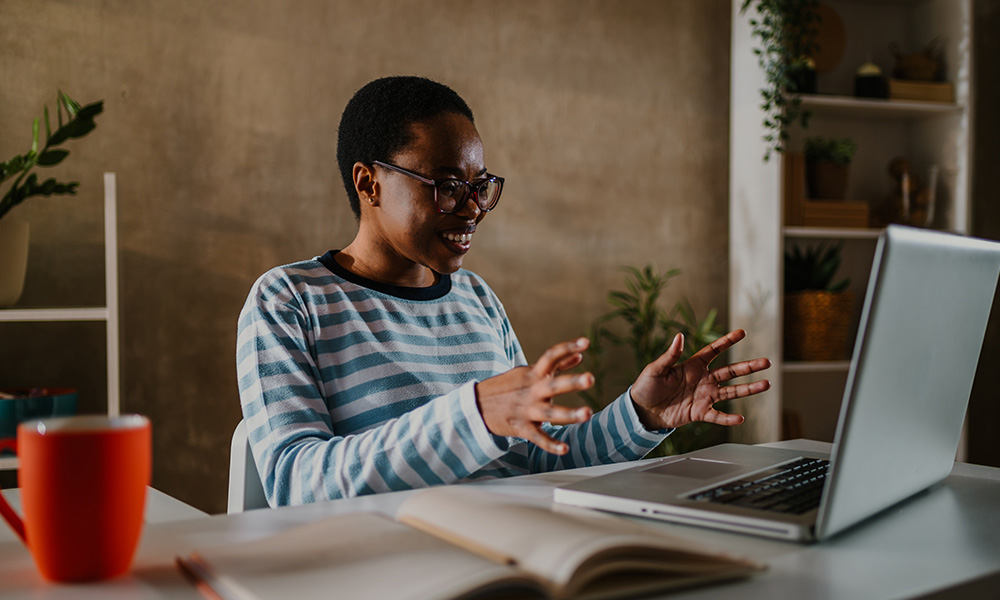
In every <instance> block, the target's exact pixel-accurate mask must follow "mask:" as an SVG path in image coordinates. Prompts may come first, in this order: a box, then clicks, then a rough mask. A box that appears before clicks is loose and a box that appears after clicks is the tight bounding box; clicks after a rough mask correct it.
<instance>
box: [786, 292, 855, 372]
mask: <svg viewBox="0 0 1000 600" xmlns="http://www.w3.org/2000/svg"><path fill="white" fill-rule="evenodd" d="M853 308H854V294H853V293H852V292H837V293H833V292H826V291H820V290H812V291H804V292H792V293H788V294H785V335H784V342H785V360H803V361H832V360H844V359H846V358H848V352H849V350H850V348H849V346H848V340H849V333H850V331H849V328H850V324H851V310H852V309H853Z"/></svg>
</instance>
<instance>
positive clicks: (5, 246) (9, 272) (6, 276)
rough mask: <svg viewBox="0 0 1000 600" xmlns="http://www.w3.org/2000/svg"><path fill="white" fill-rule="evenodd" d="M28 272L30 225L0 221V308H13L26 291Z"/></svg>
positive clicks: (12, 221)
mask: <svg viewBox="0 0 1000 600" xmlns="http://www.w3.org/2000/svg"><path fill="white" fill-rule="evenodd" d="M27 271H28V224H27V223H26V222H24V221H18V220H16V219H11V218H10V217H7V218H3V219H0V308H2V307H6V306H13V305H14V304H17V301H18V300H19V299H20V298H21V292H22V291H23V290H24V275H25V273H27Z"/></svg>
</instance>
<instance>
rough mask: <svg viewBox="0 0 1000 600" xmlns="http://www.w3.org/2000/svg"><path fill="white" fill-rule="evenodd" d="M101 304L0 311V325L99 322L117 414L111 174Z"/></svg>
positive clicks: (109, 176) (8, 465)
mask: <svg viewBox="0 0 1000 600" xmlns="http://www.w3.org/2000/svg"><path fill="white" fill-rule="evenodd" d="M104 298H105V300H104V302H105V306H98V307H82V308H11V309H0V322H6V323H28V322H32V323H47V322H69V321H103V322H104V323H105V333H106V338H107V379H108V401H107V409H108V414H109V415H111V416H117V415H118V414H120V412H121V397H120V395H121V365H120V356H121V353H120V348H119V344H120V340H119V337H118V332H119V325H118V316H119V310H118V307H119V305H118V191H117V179H116V176H115V174H114V173H105V174H104ZM17 468H18V462H17V459H16V458H2V459H0V471H4V470H12V469H17Z"/></svg>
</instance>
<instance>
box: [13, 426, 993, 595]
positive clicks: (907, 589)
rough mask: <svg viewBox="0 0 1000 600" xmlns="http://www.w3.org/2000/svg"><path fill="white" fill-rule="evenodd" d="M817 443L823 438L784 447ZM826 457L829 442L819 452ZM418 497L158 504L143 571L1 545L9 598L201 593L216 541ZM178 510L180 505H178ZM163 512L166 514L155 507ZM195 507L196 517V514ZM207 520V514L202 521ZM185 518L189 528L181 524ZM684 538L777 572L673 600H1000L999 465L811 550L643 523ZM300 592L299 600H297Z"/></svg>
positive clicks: (142, 556) (962, 473)
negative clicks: (100, 576) (192, 574)
mask: <svg viewBox="0 0 1000 600" xmlns="http://www.w3.org/2000/svg"><path fill="white" fill-rule="evenodd" d="M781 445H784V446H793V447H817V446H818V444H817V443H816V442H805V441H801V440H799V441H795V442H785V443H783V444H781ZM820 446H821V448H820V449H825V448H828V445H826V444H823V445H820ZM623 466H627V465H607V466H601V467H590V468H586V469H577V470H573V471H564V472H559V473H552V474H543V475H531V476H525V477H516V478H512V479H507V480H503V481H497V482H490V483H489V484H474V485H489V486H498V487H502V488H503V489H504V491H505V492H507V493H516V494H524V495H528V496H532V497H537V498H551V494H552V488H553V487H554V486H555V485H558V484H560V483H564V482H569V481H573V480H576V479H578V478H580V477H588V476H593V475H595V474H601V473H606V472H609V471H612V470H614V469H619V468H622V467H623ZM407 494H409V492H398V493H392V494H382V495H379V496H369V497H363V498H354V499H349V500H338V501H334V502H323V503H318V504H313V505H309V506H301V507H291V508H282V509H278V510H269V509H265V510H257V511H250V512H247V513H243V514H237V515H215V516H211V517H209V516H194V517H193V518H187V515H188V514H192V515H197V514H199V513H198V511H194V512H187V511H185V510H183V508H182V507H178V506H176V505H171V504H170V503H169V502H163V503H159V500H164V498H159V500H158V501H157V504H160V506H161V509H162V510H164V511H166V512H169V513H170V515H169V518H168V519H167V520H165V521H164V520H160V519H159V517H158V515H155V514H151V515H148V517H147V526H146V529H145V531H144V532H143V538H142V541H141V543H140V547H139V551H138V554H137V556H136V560H135V563H134V564H133V569H132V572H131V573H130V574H128V575H126V576H123V577H119V578H117V579H115V580H112V581H109V582H104V583H101V584H89V585H75V586H55V585H51V584H47V583H45V582H44V581H43V580H41V579H40V577H39V576H38V574H37V572H36V571H35V568H34V564H33V562H32V561H31V557H30V556H29V555H28V552H27V550H25V549H24V548H23V547H22V546H21V544H20V543H19V542H18V541H15V540H13V539H11V538H6V539H0V598H3V599H7V598H11V599H19V598H39V597H44V598H46V599H53V600H60V599H63V598H66V599H74V600H76V599H84V600H86V599H88V598H93V599H95V600H97V599H100V600H104V599H110V600H115V599H119V598H121V599H126V598H127V599H132V598H141V599H145V598H188V599H197V598H200V596H199V595H198V594H197V592H196V591H195V590H194V588H193V587H192V586H191V585H190V584H189V583H188V582H187V581H186V580H185V579H184V578H183V577H182V576H181V574H180V573H179V572H178V571H177V570H176V568H175V567H174V564H173V559H174V556H175V555H177V554H181V553H185V552H187V551H189V550H191V549H194V548H198V547H205V546H209V545H212V544H224V543H232V542H239V541H244V540H250V539H254V538H258V537H261V536H265V535H268V534H270V533H274V532H277V531H281V530H284V529H287V528H289V527H293V526H296V525H300V524H304V523H309V522H311V521H314V520H316V519H320V518H323V517H326V516H330V515H333V514H340V513H349V512H356V511H361V510H374V511H377V512H381V513H385V514H388V515H394V514H395V511H396V509H397V507H398V506H399V504H400V502H402V500H403V499H404V498H405V497H406V495H407ZM174 503H175V504H176V501H174ZM151 506H152V510H153V512H160V509H157V508H156V506H154V505H151ZM191 510H192V511H193V509H191ZM201 514H203V513H201ZM176 518H180V520H175V519H176ZM643 522H646V523H650V526H651V527H659V528H663V529H666V530H669V531H670V532H671V533H673V534H674V535H677V536H681V537H686V538H691V539H693V540H698V542H699V543H702V544H707V545H709V546H714V547H718V548H720V549H726V550H729V551H731V552H735V553H739V554H743V555H746V556H750V557H752V558H755V559H758V560H761V561H763V562H766V563H767V564H768V565H770V569H769V570H768V571H767V572H766V573H764V574H762V575H760V576H757V577H754V578H752V579H749V580H745V581H741V582H736V583H733V584H725V585H717V586H711V587H706V588H701V589H696V590H690V591H686V592H681V593H674V594H671V595H669V596H666V597H669V598H671V599H701V598H712V599H722V600H725V599H732V600H752V599H755V598H804V599H808V600H820V599H840V598H843V599H850V600H856V599H859V598H865V599H875V598H933V599H935V600H937V599H939V598H962V599H976V598H997V597H1000V469H992V468H988V467H981V466H974V465H967V464H962V463H959V464H956V465H955V469H954V470H953V472H952V475H951V477H949V478H948V480H947V481H946V482H945V483H944V484H941V485H938V486H935V487H934V488H932V489H931V490H930V491H928V492H924V493H922V494H920V495H918V496H917V497H915V498H913V499H911V500H909V501H907V502H905V503H904V504H902V505H900V506H897V507H894V508H892V509H889V510H888V511H886V512H885V513H883V514H882V515H880V516H879V517H877V518H875V519H874V520H870V521H868V522H866V523H865V524H863V525H861V526H859V527H856V528H854V529H852V530H850V531H848V532H846V533H844V534H842V535H840V536H838V537H836V538H834V539H832V540H830V541H827V542H824V543H822V544H814V545H800V544H793V543H787V542H777V541H770V540H763V539H759V538H753V537H749V536H742V535H736V534H727V533H722V532H714V531H709V530H704V529H697V528H693V527H684V526H675V525H669V524H665V523H659V522H653V521H643ZM294 596H295V594H294V590H289V598H294Z"/></svg>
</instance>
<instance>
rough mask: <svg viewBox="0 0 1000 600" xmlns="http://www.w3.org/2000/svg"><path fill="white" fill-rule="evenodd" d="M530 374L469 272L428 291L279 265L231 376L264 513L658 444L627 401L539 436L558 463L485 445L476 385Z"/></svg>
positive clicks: (502, 319) (320, 266)
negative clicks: (517, 372) (509, 374)
mask: <svg viewBox="0 0 1000 600" xmlns="http://www.w3.org/2000/svg"><path fill="white" fill-rule="evenodd" d="M524 364H526V361H525V359H524V355H523V353H522V351H521V347H520V345H519V343H518V341H517V338H516V336H515V335H514V332H513V329H512V328H511V325H510V322H509V321H508V319H507V316H506V313H505V312H504V309H503V305H502V304H501V303H500V301H499V299H498V298H497V297H496V295H495V294H494V293H493V291H492V290H491V289H490V288H489V287H488V286H487V285H486V283H485V282H484V281H483V280H482V279H480V278H479V277H478V276H477V275H475V274H474V273H471V272H469V271H466V270H459V271H458V272H456V273H454V274H453V275H451V276H450V277H448V276H445V277H442V279H441V282H440V284H438V285H437V286H435V287H433V288H421V289H411V288H396V287H392V286H385V285H382V284H378V283H376V282H371V281H367V280H364V279H362V278H359V277H357V276H356V275H353V274H351V273H349V272H347V271H346V270H344V269H343V268H342V267H340V266H339V265H337V263H336V261H334V260H333V253H327V254H326V255H324V256H322V257H318V258H316V259H313V260H308V261H302V262H299V263H295V264H291V265H286V266H283V267H277V268H275V269H272V270H270V271H268V272H267V273H265V274H264V275H263V276H261V278H260V279H258V281H257V282H256V284H254V286H253V289H252V290H251V292H250V294H249V296H248V298H247V301H246V304H245V305H244V307H243V311H242V312H241V314H240V320H239V334H238V339H237V374H238V377H239V388H240V400H241V404H242V407H243V415H244V418H245V419H246V422H247V429H248V432H249V437H250V442H251V446H252V449H253V454H254V457H255V459H256V462H257V466H258V469H259V470H260V473H261V479H262V481H263V482H264V488H265V491H266V494H267V498H268V502H270V504H271V505H272V506H278V505H285V504H301V503H305V502H312V501H316V500H323V499H332V498H342V497H350V496H356V495H361V494H370V493H377V492H386V491H393V490H401V489H411V488H420V487H427V486H430V485H438V484H445V483H452V482H456V481H463V480H473V479H484V478H495V477H506V476H511V475H519V474H524V473H530V472H539V471H547V470H554V469H560V468H567V467H575V466H584V465H590V464H598V463H608V462H619V461H624V460H632V459H636V458H640V457H642V456H643V455H645V454H646V453H647V452H649V450H651V449H652V448H654V447H655V446H656V445H657V444H658V443H659V442H660V441H661V440H662V439H663V437H664V433H663V432H648V431H646V430H645V429H644V428H643V427H642V425H641V423H640V422H639V420H638V418H637V416H636V414H635V411H634V408H633V407H632V403H631V401H630V400H629V398H628V394H627V393H626V394H623V395H622V397H620V398H619V399H618V400H616V401H615V402H614V403H612V404H611V405H610V406H609V407H607V408H606V409H605V410H603V411H601V412H600V413H598V414H597V415H595V417H594V418H593V419H591V420H590V421H589V422H588V423H583V424H580V425H573V426H568V427H551V426H546V429H547V430H548V431H549V432H550V433H551V434H552V435H553V437H556V438H558V439H561V440H564V441H566V442H567V443H568V444H569V446H570V452H569V454H567V455H566V456H562V457H559V456H555V455H552V454H548V453H545V452H543V451H541V450H539V449H538V447H537V446H535V445H533V444H529V443H527V442H525V441H523V440H517V439H513V438H503V437H499V436H495V435H493V434H491V433H490V432H489V431H488V430H487V429H486V426H485V424H484V423H483V419H482V416H481V415H480V413H479V410H478V408H477V405H476V397H475V389H474V386H475V383H476V382H478V381H482V380H484V379H486V378H489V377H492V376H494V375H498V374H500V373H504V372H506V371H508V370H510V369H511V368H513V367H515V366H520V365H524Z"/></svg>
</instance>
